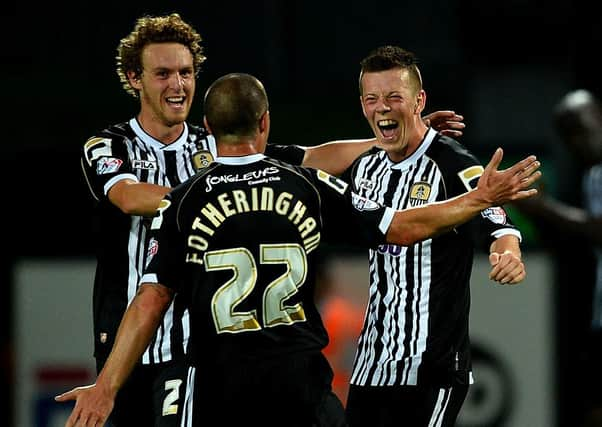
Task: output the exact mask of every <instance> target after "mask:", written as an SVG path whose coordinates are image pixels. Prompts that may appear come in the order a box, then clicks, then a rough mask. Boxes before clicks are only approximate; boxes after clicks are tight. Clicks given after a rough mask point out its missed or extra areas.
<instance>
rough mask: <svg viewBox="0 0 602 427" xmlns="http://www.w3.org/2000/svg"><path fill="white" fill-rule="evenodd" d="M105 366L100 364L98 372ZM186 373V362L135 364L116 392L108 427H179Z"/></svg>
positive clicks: (98, 363)
mask: <svg viewBox="0 0 602 427" xmlns="http://www.w3.org/2000/svg"><path fill="white" fill-rule="evenodd" d="M103 364H104V361H103V362H99V361H97V363H96V368H97V370H99V369H100V368H101V367H102V365H103ZM187 372H188V365H187V364H186V363H184V362H165V363H159V364H154V365H142V364H138V365H136V367H135V368H134V370H133V371H132V373H131V375H130V376H129V378H128V379H127V381H126V382H125V384H124V385H123V387H122V388H121V389H120V390H119V392H118V393H117V396H116V398H115V406H114V407H113V411H112V412H111V415H110V416H109V423H107V425H108V426H112V427H132V426H145V427H146V426H148V427H153V426H154V427H179V425H180V421H181V417H182V407H183V402H184V392H185V390H186V375H187Z"/></svg>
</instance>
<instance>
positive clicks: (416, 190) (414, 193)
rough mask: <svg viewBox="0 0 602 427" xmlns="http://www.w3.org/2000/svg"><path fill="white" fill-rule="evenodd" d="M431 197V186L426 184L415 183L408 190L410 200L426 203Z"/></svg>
mask: <svg viewBox="0 0 602 427" xmlns="http://www.w3.org/2000/svg"><path fill="white" fill-rule="evenodd" d="M430 195H431V184H429V183H428V182H417V183H415V184H414V185H412V188H410V199H411V200H420V201H423V202H425V201H427V200H428V199H429V196H430Z"/></svg>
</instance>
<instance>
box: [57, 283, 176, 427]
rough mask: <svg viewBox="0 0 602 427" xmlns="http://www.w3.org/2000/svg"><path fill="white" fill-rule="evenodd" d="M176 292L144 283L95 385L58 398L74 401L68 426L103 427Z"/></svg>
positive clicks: (126, 313) (60, 400) (123, 319)
mask: <svg viewBox="0 0 602 427" xmlns="http://www.w3.org/2000/svg"><path fill="white" fill-rule="evenodd" d="M172 297H173V291H172V290H171V289H169V288H166V287H164V286H161V285H160V284H143V285H141V286H140V288H139V290H138V293H137V294H136V296H135V297H134V299H133V300H132V303H131V304H130V306H129V307H128V309H127V310H126V312H125V314H124V315H123V318H122V320H121V323H120V325H119V329H118V331H117V336H116V337H115V343H114V344H113V348H112V350H111V354H110V355H109V357H108V359H107V361H106V363H105V365H104V367H103V368H102V370H101V371H100V373H99V374H98V378H97V379H96V383H95V384H92V385H89V386H85V387H77V388H74V389H73V390H71V391H68V392H66V393H63V394H61V395H59V396H57V397H56V398H55V399H56V400H57V401H59V402H65V401H68V400H75V401H76V403H75V407H74V408H73V411H72V412H71V416H70V417H69V419H68V420H67V422H66V424H65V427H72V426H75V425H104V423H105V421H106V420H107V419H108V417H109V415H110V413H111V411H112V410H113V405H114V401H115V396H116V394H117V392H118V391H119V389H120V388H121V386H122V385H123V383H124V382H125V380H126V379H127V378H128V376H129V375H130V373H131V371H132V370H133V369H134V366H135V365H136V363H137V362H138V360H139V359H140V357H141V356H142V353H143V352H144V350H145V349H146V347H147V346H148V344H149V343H150V341H151V339H152V337H153V335H154V334H155V332H156V330H157V327H158V326H159V323H160V322H161V319H162V317H163V314H164V313H165V311H166V310H167V308H168V307H169V304H170V303H171V300H172Z"/></svg>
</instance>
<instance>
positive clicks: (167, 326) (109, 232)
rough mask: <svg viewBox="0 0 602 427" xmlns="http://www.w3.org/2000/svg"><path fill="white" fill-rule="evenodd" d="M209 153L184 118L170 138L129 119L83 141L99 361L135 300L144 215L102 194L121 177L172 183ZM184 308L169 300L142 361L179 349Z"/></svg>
mask: <svg viewBox="0 0 602 427" xmlns="http://www.w3.org/2000/svg"><path fill="white" fill-rule="evenodd" d="M214 156H215V142H214V139H213V137H212V136H209V135H208V134H207V132H206V130H205V129H203V128H201V127H197V126H193V125H190V124H186V123H185V126H184V132H183V133H182V135H180V137H179V138H178V139H177V140H176V141H174V142H173V143H171V144H168V145H166V144H163V143H162V142H160V141H158V140H156V139H155V138H153V137H151V136H150V135H148V134H147V133H146V132H145V131H144V130H143V129H142V128H141V127H140V124H139V123H138V121H137V120H136V119H135V118H134V119H131V120H130V121H129V122H124V123H120V124H117V125H114V126H111V127H109V128H107V129H105V130H103V131H101V132H100V133H98V134H97V135H95V136H94V137H92V138H90V139H88V141H87V142H86V143H85V145H84V148H83V153H82V159H81V162H82V168H83V172H84V175H85V178H86V181H87V183H88V186H89V189H90V192H91V194H92V196H93V198H94V199H95V201H96V218H95V219H96V221H97V223H96V226H97V227H96V231H97V234H96V235H95V238H96V240H97V242H96V246H97V248H98V249H97V254H96V255H97V267H96V275H95V280H94V296H93V309H94V316H93V319H94V353H95V356H96V357H98V358H101V359H105V358H106V357H107V356H108V353H109V352H110V350H111V347H112V346H113V342H114V339H115V334H116V333H117V327H118V326H119V323H120V321H121V318H122V316H123V313H124V312H125V309H126V308H127V306H128V304H129V303H130V302H131V300H132V299H133V298H134V296H135V294H136V291H137V289H138V284H139V281H140V278H141V276H142V273H143V270H144V268H145V266H146V262H147V261H146V260H147V255H148V253H149V252H152V251H153V248H152V247H150V248H149V247H147V245H148V236H147V233H148V219H145V218H144V217H141V216H136V215H127V214H125V213H123V212H121V210H119V209H118V208H117V207H116V206H115V205H113V204H112V203H111V202H110V201H109V200H108V197H107V194H108V191H109V189H110V188H111V187H112V186H113V185H114V184H115V183H117V182H119V181H120V180H123V179H132V180H134V181H138V182H147V183H151V184H157V185H163V186H168V187H174V186H176V185H178V184H180V183H181V182H183V181H185V180H186V179H188V178H190V177H191V176H192V175H194V174H195V173H196V170H197V167H195V164H197V165H200V166H199V167H203V166H204V165H206V164H208V163H210V162H211V160H212V159H213V157H214ZM188 329H189V324H188V313H187V311H186V310H184V308H183V307H182V306H180V304H178V300H177V299H176V300H175V301H174V303H173V304H172V305H171V306H170V308H169V310H168V311H167V313H166V314H165V317H164V319H163V321H162V323H161V325H160V326H159V328H158V331H157V334H156V336H155V337H154V339H153V340H152V342H151V344H150V345H149V347H148V348H147V350H146V351H145V352H144V355H143V357H142V362H143V363H144V364H152V363H159V362H166V361H169V360H172V359H173V358H174V357H177V356H178V355H181V354H183V353H184V351H185V348H186V346H187V340H188Z"/></svg>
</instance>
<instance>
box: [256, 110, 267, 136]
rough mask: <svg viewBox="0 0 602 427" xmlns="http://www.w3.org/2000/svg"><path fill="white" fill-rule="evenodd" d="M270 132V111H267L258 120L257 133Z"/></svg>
mask: <svg viewBox="0 0 602 427" xmlns="http://www.w3.org/2000/svg"><path fill="white" fill-rule="evenodd" d="M269 130H270V110H267V111H266V112H265V113H263V114H262V115H261V118H260V119H259V132H261V133H266V132H269Z"/></svg>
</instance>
